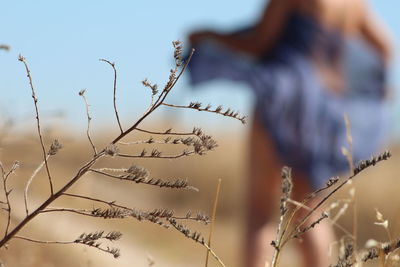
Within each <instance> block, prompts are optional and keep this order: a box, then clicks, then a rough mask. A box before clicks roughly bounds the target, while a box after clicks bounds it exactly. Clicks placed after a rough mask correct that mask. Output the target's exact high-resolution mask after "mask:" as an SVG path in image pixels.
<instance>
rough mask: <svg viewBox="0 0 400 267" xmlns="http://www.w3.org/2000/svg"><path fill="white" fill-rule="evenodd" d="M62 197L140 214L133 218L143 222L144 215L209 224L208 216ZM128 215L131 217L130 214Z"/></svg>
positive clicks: (113, 202) (95, 199)
mask: <svg viewBox="0 0 400 267" xmlns="http://www.w3.org/2000/svg"><path fill="white" fill-rule="evenodd" d="M63 195H64V196H67V197H73V198H79V199H86V200H89V201H93V202H97V203H101V204H104V205H108V206H110V207H113V208H118V209H123V210H126V211H129V212H133V213H135V214H141V216H137V217H135V216H133V217H135V218H136V219H138V220H139V221H140V220H143V219H148V218H146V217H147V216H145V215H144V214H150V215H152V214H156V215H157V216H158V217H159V218H171V219H175V220H192V221H203V222H204V223H208V222H209V221H208V216H206V215H201V214H197V215H196V216H192V215H191V213H190V212H188V213H187V214H186V215H185V216H176V215H174V212H173V211H172V210H163V209H155V210H152V211H142V210H137V209H132V208H129V207H126V206H123V205H120V204H117V203H115V201H105V200H102V199H98V198H94V197H88V196H84V195H77V194H70V193H64V194H63ZM56 211H60V210H54V209H53V210H49V211H48V212H56ZM71 212H74V211H71ZM130 215H131V216H132V213H131V214H130ZM152 216H154V215H152ZM97 217H98V216H97ZM149 221H150V222H153V221H152V220H149Z"/></svg>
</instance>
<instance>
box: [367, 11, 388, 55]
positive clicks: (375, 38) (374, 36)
mask: <svg viewBox="0 0 400 267" xmlns="http://www.w3.org/2000/svg"><path fill="white" fill-rule="evenodd" d="M360 32H361V35H362V36H363V37H364V38H365V40H367V41H368V42H369V43H370V44H371V45H372V46H373V47H374V48H375V49H376V50H377V51H378V52H379V54H380V55H381V56H382V58H383V59H384V60H385V62H388V61H389V60H390V58H391V56H392V46H391V40H390V38H389V34H388V33H387V32H386V28H385V27H384V26H383V25H382V24H381V23H380V21H379V20H378V19H377V18H376V17H375V16H374V14H373V13H372V12H371V10H370V9H369V8H368V6H366V5H365V6H364V10H363V14H362V18H361V23H360Z"/></svg>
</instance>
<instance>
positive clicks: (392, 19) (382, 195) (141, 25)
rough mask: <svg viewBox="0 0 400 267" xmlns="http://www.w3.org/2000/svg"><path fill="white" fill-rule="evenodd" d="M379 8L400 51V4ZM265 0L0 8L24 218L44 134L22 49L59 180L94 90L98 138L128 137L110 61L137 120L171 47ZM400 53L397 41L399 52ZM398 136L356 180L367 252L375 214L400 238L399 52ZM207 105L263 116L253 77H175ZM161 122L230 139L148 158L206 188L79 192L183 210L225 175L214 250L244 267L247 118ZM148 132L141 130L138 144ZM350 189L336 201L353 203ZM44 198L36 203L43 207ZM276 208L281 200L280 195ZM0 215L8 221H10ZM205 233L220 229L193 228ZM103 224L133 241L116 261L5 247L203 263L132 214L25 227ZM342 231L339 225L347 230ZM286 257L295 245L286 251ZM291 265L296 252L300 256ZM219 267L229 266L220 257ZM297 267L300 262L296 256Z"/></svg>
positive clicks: (107, 186) (10, 146)
mask: <svg viewBox="0 0 400 267" xmlns="http://www.w3.org/2000/svg"><path fill="white" fill-rule="evenodd" d="M370 2H371V5H372V6H373V7H374V9H375V11H376V12H377V13H378V14H379V15H380V16H381V18H382V20H383V21H384V23H385V24H386V25H387V26H388V27H389V29H390V30H391V32H392V34H393V35H392V37H393V40H394V42H395V48H397V47H398V38H399V37H398V36H399V35H398V33H399V32H398V31H399V29H400V25H399V24H400V22H399V20H398V19H397V16H398V15H397V10H398V7H399V4H398V3H397V2H394V1H392V2H388V1H378V0H374V1H370ZM263 4H264V1H262V0H249V1H246V3H243V2H240V1H236V2H232V1H227V0H220V1H211V0H204V1H197V2H193V3H188V2H187V1H180V0H171V1H159V2H155V1H114V2H110V1H94V0H92V1H84V2H83V1H68V2H63V3H61V2H51V1H28V0H25V1H18V2H17V1H8V2H7V3H2V7H1V9H2V11H1V13H2V15H1V16H0V23H1V25H2V27H1V28H0V44H6V45H9V46H10V47H11V50H10V51H8V52H7V51H3V50H0V92H1V98H0V161H1V162H3V163H4V165H6V166H10V165H11V164H12V162H13V161H14V160H19V161H20V162H21V169H20V170H19V171H18V172H17V175H16V176H15V177H12V185H13V186H14V187H15V190H14V192H13V193H12V200H13V201H14V203H16V204H15V205H16V207H15V209H14V215H15V217H14V219H15V220H19V219H20V218H21V217H22V216H23V214H24V213H23V212H24V211H23V206H22V199H23V198H22V190H21V188H22V186H23V184H24V183H25V182H26V181H27V179H28V177H29V176H30V175H31V173H32V172H33V170H34V169H35V168H36V167H37V165H38V164H39V163H40V162H41V156H40V155H41V154H40V146H39V143H38V138H37V136H36V134H35V123H36V122H35V118H34V106H33V103H32V98H31V95H30V89H29V85H28V81H27V79H26V74H25V71H24V69H23V65H22V64H21V63H20V62H18V60H17V58H18V54H22V55H23V56H25V57H26V58H27V61H28V62H29V64H30V67H31V71H32V75H33V79H34V84H35V87H36V89H37V96H38V98H39V105H40V106H39V107H40V111H41V115H42V125H43V129H44V136H45V141H46V143H50V142H51V140H52V139H54V138H58V139H59V140H60V141H61V142H62V144H63V145H64V148H63V149H62V150H61V151H60V153H59V154H58V155H57V156H56V157H55V158H54V161H53V162H52V165H51V169H52V171H53V173H54V176H55V177H56V185H58V186H60V185H61V184H62V183H63V182H65V181H67V180H68V179H69V178H70V177H71V176H72V175H73V174H74V173H75V172H76V171H77V169H78V168H79V166H81V165H82V164H83V163H84V162H85V161H86V160H87V159H88V158H89V157H90V155H91V150H90V146H89V143H88V142H87V140H86V136H85V134H86V133H85V131H86V129H85V127H86V115H85V106H84V104H83V102H82V99H80V97H79V96H78V92H79V91H80V90H81V89H84V88H85V89H87V97H88V99H89V102H90V105H91V106H90V108H91V113H92V117H93V120H92V126H93V127H92V130H93V133H92V136H93V138H94V141H95V143H96V144H98V146H99V147H100V145H105V144H107V142H108V141H109V140H111V138H112V137H114V136H115V135H116V134H117V133H118V131H117V130H118V128H117V125H116V123H115V121H114V113H113V106H112V79H113V73H112V69H111V68H110V66H108V65H106V64H104V63H103V62H99V61H98V59H99V58H106V59H108V60H110V61H113V62H115V63H116V67H117V70H118V99H117V103H118V106H119V110H120V115H121V117H122V123H123V124H124V125H129V123H130V122H132V121H134V120H135V118H137V117H138V116H140V114H142V112H143V111H144V110H145V109H146V107H147V105H148V104H149V102H150V92H149V90H148V89H147V88H143V86H142V85H141V81H142V80H143V79H144V78H149V80H150V81H152V82H154V83H158V84H159V85H160V86H161V85H163V84H164V83H165V81H166V80H167V78H168V75H169V69H170V68H171V67H172V64H173V57H172V53H173V49H172V46H171V41H173V40H182V41H185V36H186V34H187V33H188V32H189V31H191V30H194V29H196V28H202V27H215V28H218V29H221V30H230V29H235V27H239V26H243V24H249V23H251V22H253V21H254V20H256V19H257V17H258V14H259V13H260V11H261V10H262V6H263ZM396 51H397V49H396ZM392 65H393V66H392V71H391V77H390V80H391V82H390V85H391V87H392V89H393V90H392V91H393V94H392V97H391V99H392V110H393V114H394V116H393V122H392V127H391V128H392V129H391V133H392V135H391V136H392V139H391V140H390V141H389V142H388V145H387V147H388V148H391V150H392V151H393V154H394V157H393V158H392V159H391V160H390V161H389V162H385V163H383V164H381V165H380V166H378V167H376V168H373V169H371V170H368V171H366V172H365V173H364V174H362V175H361V176H360V177H358V179H357V181H356V182H355V188H356V203H357V209H356V214H357V216H356V218H357V222H355V219H354V218H355V217H354V216H353V211H352V210H349V211H347V212H346V214H345V216H344V217H343V218H342V219H341V220H340V223H341V224H343V225H344V227H346V228H347V229H349V231H352V230H353V228H354V224H355V223H356V224H357V225H358V227H357V231H358V240H359V245H360V246H362V245H363V244H364V243H365V242H366V240H368V239H370V238H374V239H377V240H380V241H385V240H388V237H387V234H386V233H385V231H384V229H383V228H382V227H380V226H377V225H374V222H375V221H376V219H375V209H378V210H379V211H381V212H382V213H383V215H384V216H385V218H387V219H388V220H389V229H390V233H391V236H393V237H395V236H398V234H399V232H400V217H399V215H398V212H397V211H398V207H399V205H398V203H400V196H399V194H398V193H397V188H398V186H399V185H400V184H399V182H398V181H397V173H398V170H399V167H398V160H399V157H398V156H396V155H397V151H399V152H400V150H399V149H398V148H397V140H398V136H399V133H400V131H399V128H398V125H399V123H398V122H399V119H400V118H399V116H397V115H396V114H398V113H399V108H398V105H396V103H397V98H398V96H397V95H398V94H397V93H396V89H397V87H398V86H397V85H398V83H399V81H400V80H399V78H398V77H400V75H398V74H399V71H400V64H399V62H398V60H397V58H394V59H393V62H392ZM192 100H199V101H201V102H204V103H205V104H207V103H211V104H214V105H218V104H222V105H224V106H229V107H233V108H234V109H236V110H240V111H241V113H243V114H248V115H250V116H251V108H252V105H251V104H252V96H251V94H250V93H249V92H248V91H247V90H246V88H245V87H244V86H243V85H241V84H233V83H227V82H213V83H211V84H208V85H205V86H203V87H202V88H199V89H198V90H195V91H193V90H191V88H190V86H189V84H188V82H187V79H186V77H185V76H184V77H183V79H182V80H181V81H180V82H179V83H178V84H177V86H176V88H174V92H173V93H172V94H171V96H170V102H172V103H176V104H187V103H189V102H190V101H192ZM147 126H148V127H149V128H154V129H167V128H170V127H173V128H175V129H177V130H190V129H191V128H192V127H193V126H200V127H202V128H203V129H204V130H205V132H207V133H209V134H211V135H213V136H214V137H215V139H216V140H217V141H218V143H219V147H218V148H217V149H216V151H214V152H210V153H208V155H206V156H202V157H189V158H184V159H178V160H174V161H169V160H167V161H161V160H159V161H140V162H138V163H139V164H141V165H143V166H145V167H148V168H149V170H150V171H151V173H152V174H153V175H154V176H156V177H167V178H168V177H188V178H189V181H190V183H191V184H193V185H194V186H196V187H197V188H199V189H200V191H199V192H197V193H196V192H191V191H177V190H164V189H159V188H151V187H148V186H146V185H136V184H129V183H125V182H122V181H121V182H119V181H117V182H115V181H109V180H107V179H106V178H105V177H99V176H95V175H93V176H92V175H89V176H88V177H86V178H85V179H84V180H83V181H81V182H80V183H79V184H78V185H76V186H75V189H74V190H76V192H78V191H79V192H87V193H89V194H90V195H93V196H101V197H104V198H105V199H108V200H117V201H119V202H121V203H125V204H126V205H130V206H135V207H137V208H142V209H153V208H159V207H164V208H172V209H174V210H176V212H177V213H182V214H185V212H186V211H187V210H192V211H193V212H196V211H205V212H206V213H209V214H210V213H211V208H212V204H213V199H214V194H215V190H216V185H217V180H218V178H221V179H222V191H221V195H220V203H219V208H218V213H217V223H216V227H215V233H214V240H213V247H214V248H215V251H216V252H217V253H218V255H220V256H221V258H222V259H223V260H224V262H225V263H226V264H227V266H241V265H240V259H241V256H242V253H241V252H242V251H243V246H244V245H243V229H244V228H243V226H244V221H245V218H244V216H245V206H244V194H245V188H246V187H245V186H246V183H245V182H246V173H247V171H246V168H247V165H246V163H247V160H248V159H247V158H248V157H247V156H248V151H247V145H248V140H247V132H248V130H249V126H248V125H245V126H243V125H241V123H240V122H238V121H235V120H231V119H227V118H223V117H221V116H216V115H213V114H203V113H200V112H195V111H184V110H181V111H176V110H171V109H166V108H165V109H161V110H160V111H158V112H157V113H156V114H154V116H153V117H152V118H150V120H149V121H148V122H147ZM141 137H142V136H135V135H133V136H131V137H130V138H129V139H130V140H136V139H140V138H141ZM130 163H132V162H131V161H130V160H118V163H115V164H116V165H115V166H119V167H126V166H129V164H130ZM32 189H33V190H32V192H31V199H32V202H33V203H39V201H41V200H42V199H43V196H44V195H46V194H47V191H46V190H47V186H46V177H45V175H44V173H43V172H42V173H40V175H39V176H38V177H37V180H35V184H34V185H33V187H32ZM348 197H349V192H348V190H347V189H345V190H343V192H341V194H339V196H337V198H348ZM56 204H57V206H63V205H71V206H74V207H82V206H83V207H84V208H89V209H90V208H93V206H92V204H90V203H88V202H76V201H73V202H71V201H67V200H61V201H60V202H57V203H56ZM34 205H35V204H33V206H34ZM277 208H278V203H277ZM3 215H4V212H3V214H2V217H1V222H4V220H5V217H4V216H3ZM190 227H191V228H193V229H198V230H200V231H202V232H203V233H204V235H205V236H207V233H208V227H204V226H203V225H201V224H198V223H194V224H190ZM98 229H106V230H121V231H122V232H123V233H124V237H123V239H122V240H121V241H120V242H118V243H116V244H115V246H117V247H120V248H121V253H122V256H121V258H120V259H118V260H114V259H113V258H112V257H111V256H110V255H105V254H102V253H100V252H98V251H97V250H94V249H91V248H84V247H82V246H79V245H73V246H69V245H65V246H63V245H60V246H50V245H38V244H31V243H27V242H25V241H19V240H15V241H13V242H11V243H10V245H9V247H8V249H7V250H0V259H1V261H2V262H3V263H5V265H6V266H12V267H13V266H110V265H112V266H148V259H149V258H151V259H153V260H154V261H155V266H202V265H204V258H205V250H204V249H203V248H202V247H201V246H199V245H198V244H195V243H194V242H192V241H190V240H188V239H186V238H184V237H183V236H182V235H180V234H179V233H177V232H174V231H171V230H166V229H163V228H161V227H157V226H155V225H153V224H150V223H146V222H137V221H134V220H123V221H119V220H111V221H106V220H98V219H92V218H83V217H80V216H79V215H71V214H57V215H46V216H40V218H38V219H37V220H35V221H34V223H33V224H32V225H31V226H29V227H28V228H27V229H26V230H24V232H23V233H24V234H25V235H29V236H32V237H35V238H43V239H46V240H71V239H74V238H76V237H77V236H79V234H80V233H82V232H89V231H93V230H98ZM338 233H339V234H340V232H338ZM288 253H293V252H292V251H291V250H288ZM290 259H293V258H292V257H290ZM209 266H217V264H216V263H215V262H214V261H213V260H211V264H210V265H209ZM287 266H294V265H293V262H291V261H289V262H288V263H287Z"/></svg>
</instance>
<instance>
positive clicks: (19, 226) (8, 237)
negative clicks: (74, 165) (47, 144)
mask: <svg viewBox="0 0 400 267" xmlns="http://www.w3.org/2000/svg"><path fill="white" fill-rule="evenodd" d="M193 52H194V50H192V52H191V54H190V56H189V59H188V61H187V62H186V63H185V64H184V66H183V68H182V69H181V71H180V73H179V75H178V76H177V77H176V78H175V80H174V81H173V82H172V83H171V85H170V86H169V87H168V88H166V89H165V90H163V92H162V93H161V94H160V96H159V97H158V99H157V101H156V102H155V103H154V105H153V107H152V108H151V109H150V110H149V111H147V112H146V113H145V114H144V115H143V116H142V117H141V118H139V119H138V120H137V121H136V123H134V124H133V125H132V126H131V127H130V128H129V129H127V130H126V131H123V132H121V133H120V134H119V135H118V136H117V137H116V138H115V139H114V140H113V141H112V142H111V144H113V145H114V144H116V143H117V142H118V141H120V140H121V139H122V138H124V137H125V136H126V135H128V134H129V133H131V132H132V131H133V130H135V129H136V128H137V127H138V126H139V125H140V123H141V122H142V121H143V120H144V119H145V118H147V117H148V116H149V115H150V114H151V113H152V112H153V111H154V110H155V109H157V108H158V107H159V106H160V105H161V104H162V102H163V101H164V100H165V98H166V97H167V95H168V93H169V92H170V90H171V89H172V87H173V86H174V85H175V84H176V82H177V81H178V80H179V78H180V77H181V75H182V74H183V72H184V71H185V69H186V67H187V65H188V63H189V61H190V59H191V58H192V55H193ZM19 60H20V61H21V62H22V63H24V65H25V69H26V72H27V75H28V78H29V83H30V86H31V89H32V97H33V99H34V103H35V108H36V115H37V116H36V120H37V126H38V133H39V137H40V140H41V146H42V150H43V153H44V159H45V165H46V170H47V174H48V176H49V182H50V187H51V190H52V194H51V195H50V197H49V198H48V199H47V200H46V201H44V202H43V203H42V204H41V205H40V206H39V207H38V208H36V210H34V211H33V212H32V213H30V214H29V215H28V216H26V217H25V218H24V219H23V220H22V221H21V222H20V223H19V224H17V225H16V226H15V228H14V229H13V230H11V232H9V233H8V234H6V235H5V237H4V238H3V239H2V240H0V248H1V247H3V246H4V245H5V244H6V243H7V242H8V241H10V240H11V239H12V238H13V237H14V236H15V235H16V234H17V233H18V232H19V231H20V230H21V229H22V228H23V227H24V226H25V225H26V224H28V223H29V222H30V221H31V220H32V219H33V218H35V217H36V216H37V215H38V214H40V212H41V211H43V210H44V209H46V208H47V207H48V206H49V205H50V204H51V203H53V201H55V200H56V199H58V198H59V197H60V196H61V195H62V194H63V193H64V192H66V191H67V190H68V189H69V188H70V187H71V186H72V185H74V184H75V183H76V182H77V181H78V180H79V179H80V178H81V177H82V176H83V175H85V174H86V173H87V172H88V171H89V169H90V168H91V167H92V166H93V165H94V164H95V163H96V162H97V161H98V160H99V158H101V157H103V156H104V155H105V150H106V149H105V148H104V149H103V150H102V151H101V152H99V153H98V154H96V155H95V156H93V158H92V159H91V160H90V161H88V162H87V163H86V164H85V165H83V166H82V167H81V168H80V169H79V171H78V172H77V173H76V174H75V176H74V177H73V178H72V179H71V180H70V181H69V182H68V183H67V184H66V185H64V186H63V187H62V188H61V189H60V190H58V191H57V192H56V193H53V186H52V183H51V176H50V172H49V169H48V164H47V160H46V150H45V148H44V144H43V140H42V135H41V131H40V120H39V115H38V108H37V98H36V96H35V91H34V87H33V84H32V78H31V75H30V71H29V68H28V65H27V63H26V61H25V58H24V57H22V56H20V57H19Z"/></svg>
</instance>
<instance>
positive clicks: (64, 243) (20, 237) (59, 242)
mask: <svg viewBox="0 0 400 267" xmlns="http://www.w3.org/2000/svg"><path fill="white" fill-rule="evenodd" d="M14 238H16V239H21V240H25V241H29V242H32V243H38V244H47V245H52V244H57V245H71V244H81V245H86V244H83V243H79V242H76V241H47V240H37V239H32V238H29V237H24V236H14ZM86 246H87V245H86ZM96 248H97V249H98V250H101V251H104V252H106V253H109V251H108V250H107V249H104V248H102V247H100V246H98V247H96Z"/></svg>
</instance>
